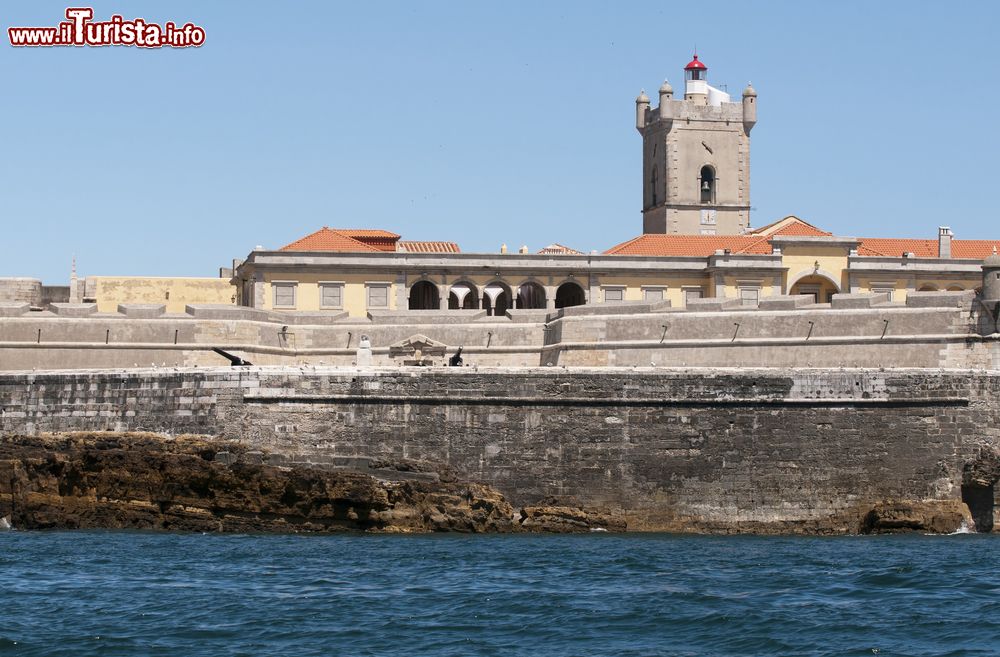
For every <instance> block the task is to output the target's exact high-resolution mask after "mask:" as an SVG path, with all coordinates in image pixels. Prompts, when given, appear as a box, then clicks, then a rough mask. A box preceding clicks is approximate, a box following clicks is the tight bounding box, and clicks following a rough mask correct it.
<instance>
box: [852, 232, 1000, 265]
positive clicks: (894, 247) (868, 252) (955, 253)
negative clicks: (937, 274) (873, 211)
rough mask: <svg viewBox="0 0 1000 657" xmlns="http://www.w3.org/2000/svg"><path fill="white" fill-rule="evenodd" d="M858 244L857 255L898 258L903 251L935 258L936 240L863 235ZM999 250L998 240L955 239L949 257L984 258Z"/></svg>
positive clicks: (915, 255)
mask: <svg viewBox="0 0 1000 657" xmlns="http://www.w3.org/2000/svg"><path fill="white" fill-rule="evenodd" d="M859 241H860V244H859V245H858V255H861V256H883V257H889V258H899V257H901V256H902V255H903V254H904V253H912V254H913V255H914V257H917V258H937V257H938V241H937V240H919V239H897V238H891V237H865V238H862V239H861V240H859ZM994 247H996V248H997V249H998V250H1000V240H956V239H953V240H952V241H951V257H953V258H964V259H969V260H984V259H986V258H987V257H988V256H990V255H992V254H993V248H994Z"/></svg>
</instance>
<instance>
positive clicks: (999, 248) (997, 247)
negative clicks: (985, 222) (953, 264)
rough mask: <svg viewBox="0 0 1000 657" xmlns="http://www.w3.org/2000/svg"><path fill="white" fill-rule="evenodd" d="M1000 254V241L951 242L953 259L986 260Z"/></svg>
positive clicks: (954, 240)
mask: <svg viewBox="0 0 1000 657" xmlns="http://www.w3.org/2000/svg"><path fill="white" fill-rule="evenodd" d="M998 252H1000V240H956V239H953V240H952V241H951V257H953V258H974V259H976V260H986V258H989V257H990V256H991V255H993V254H994V253H998Z"/></svg>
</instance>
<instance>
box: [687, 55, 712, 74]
mask: <svg viewBox="0 0 1000 657" xmlns="http://www.w3.org/2000/svg"><path fill="white" fill-rule="evenodd" d="M684 70H685V71H707V70H708V67H707V66H705V65H704V64H702V63H701V62H699V61H698V55H695V56H694V59H692V60H691V61H690V62H688V65H687V66H685V67H684Z"/></svg>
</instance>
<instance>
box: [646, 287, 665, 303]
mask: <svg viewBox="0 0 1000 657" xmlns="http://www.w3.org/2000/svg"><path fill="white" fill-rule="evenodd" d="M642 300H643V301H663V288H662V287H647V288H643V290H642Z"/></svg>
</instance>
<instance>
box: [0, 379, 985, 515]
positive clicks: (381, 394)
mask: <svg viewBox="0 0 1000 657" xmlns="http://www.w3.org/2000/svg"><path fill="white" fill-rule="evenodd" d="M0 408H2V409H3V410H2V412H0V432H3V433H29V434H33V433H39V432H45V431H67V430H89V431H93V430H118V431H123V430H129V431H157V432H166V433H170V434H180V433H199V434H210V435H217V436H222V437H226V438H231V439H236V440H240V441H244V442H245V443H247V444H248V445H250V446H253V447H256V448H259V449H261V450H263V451H270V452H271V453H272V454H273V455H272V456H266V455H263V456H262V458H267V459H269V460H271V461H272V462H277V463H281V462H304V463H314V464H318V465H321V466H326V467H335V466H337V465H338V464H343V463H355V464H357V463H364V462H366V461H370V460H373V459H375V460H377V459H387V458H388V459H393V460H397V461H398V460H403V459H414V460H425V461H433V462H438V463H445V464H447V465H448V466H450V467H451V468H453V469H454V470H455V471H456V472H457V473H458V474H459V475H460V476H462V477H467V478H471V479H474V480H479V481H483V482H486V483H490V484H492V485H494V486H496V487H497V488H499V489H500V490H501V491H502V492H503V493H504V494H505V495H507V496H508V497H509V498H510V499H511V500H512V501H513V502H514V503H515V504H524V503H531V502H534V501H537V500H539V499H541V498H543V497H546V496H549V495H563V496H574V497H576V498H577V499H579V500H580V501H582V502H583V503H585V504H589V505H603V506H609V507H615V508H621V509H624V510H625V511H626V514H627V517H628V521H629V526H630V528H632V529H656V530H689V531H690V530H695V531H744V530H763V531H797V530H802V531H821V532H843V531H853V530H855V529H856V526H857V523H858V522H859V518H860V516H861V515H862V514H863V513H864V512H865V510H866V509H868V508H870V506H871V504H873V503H876V502H881V501H886V500H903V499H907V500H928V499H930V500H935V499H944V500H956V499H961V496H962V486H963V484H966V483H968V482H967V481H966V478H967V474H966V471H967V470H968V468H967V466H968V465H969V464H970V463H972V462H974V461H976V460H977V459H980V460H981V459H982V455H983V453H986V452H988V453H990V454H995V453H997V450H998V448H1000V372H996V371H994V372H988V373H983V372H969V371H965V372H958V371H951V372H928V371H921V370H905V371H879V370H872V369H865V370H860V369H845V370H840V369H837V370H829V369H803V370H780V369H771V370H763V369H761V370H734V369H730V370H705V369H690V370H668V369H663V368H640V369H634V370H633V369H623V368H604V369H590V370H586V369H584V370H563V369H562V368H536V369H517V370H513V369H503V368H499V369H487V368H479V369H477V370H472V369H466V368H463V369H449V368H412V369H399V368H345V369H335V368H319V369H314V368H233V369H229V368H227V369H210V370H159V371H153V370H142V371H137V370H132V371H125V370H121V371H112V370H106V371H101V372H92V373H82V372H60V373H47V374H32V373H20V374H0ZM984 450H985V451H984ZM993 483H994V482H993V481H992V480H991V481H990V482H987V483H986V484H982V482H980V484H981V485H984V486H988V487H989V491H990V492H989V494H990V495H992V494H993V493H992V490H993V489H992V486H993ZM989 499H992V498H989ZM990 508H992V507H990ZM989 512H990V513H992V511H989Z"/></svg>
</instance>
